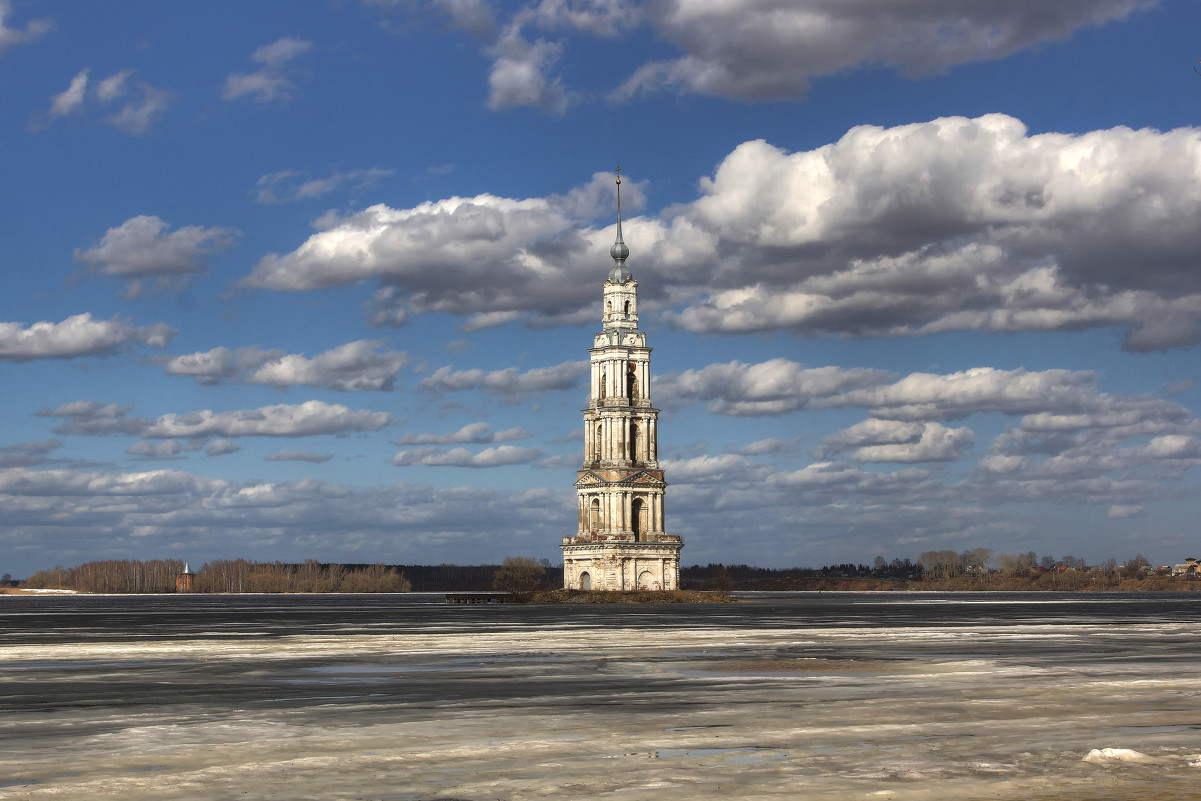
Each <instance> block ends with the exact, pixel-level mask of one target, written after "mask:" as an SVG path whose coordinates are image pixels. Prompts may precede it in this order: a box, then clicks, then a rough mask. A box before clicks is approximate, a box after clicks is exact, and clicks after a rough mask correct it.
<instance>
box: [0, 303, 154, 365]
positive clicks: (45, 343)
mask: <svg viewBox="0 0 1201 801" xmlns="http://www.w3.org/2000/svg"><path fill="white" fill-rule="evenodd" d="M173 336H175V329H174V328H171V327H170V326H168V325H166V324H164V323H156V324H154V325H149V326H143V327H138V326H134V325H132V324H130V322H129V321H128V320H124V319H122V318H120V317H113V318H112V319H109V320H97V319H95V318H93V317H92V315H91V314H87V313H85V314H76V315H73V316H71V317H68V318H67V319H65V320H63V321H62V322H60V323H53V322H48V321H42V322H38V323H34V324H33V325H30V326H29V327H28V328H25V327H22V325H21V323H4V322H0V360H4V361H14V362H23V361H29V360H31V359H73V358H75V357H78V356H104V355H109V354H112V353H115V352H117V351H119V350H121V349H122V348H123V347H125V346H126V345H128V344H132V343H142V344H146V345H150V346H152V347H156V348H161V347H164V346H166V345H167V343H168V342H170V341H171V338H172V337H173Z"/></svg>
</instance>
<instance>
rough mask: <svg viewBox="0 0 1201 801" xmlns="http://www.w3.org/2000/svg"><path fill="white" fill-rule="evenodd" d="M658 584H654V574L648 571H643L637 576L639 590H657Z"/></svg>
mask: <svg viewBox="0 0 1201 801" xmlns="http://www.w3.org/2000/svg"><path fill="white" fill-rule="evenodd" d="M658 588H659V587H658V584H657V583H656V582H655V574H654V573H651V571H649V570H643V571H642V572H641V573H639V574H638V589H640V590H657V589H658Z"/></svg>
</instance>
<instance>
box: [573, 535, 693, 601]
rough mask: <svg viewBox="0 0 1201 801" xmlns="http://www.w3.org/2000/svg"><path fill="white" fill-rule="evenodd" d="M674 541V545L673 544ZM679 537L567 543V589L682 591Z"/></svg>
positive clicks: (680, 541) (577, 540)
mask: <svg viewBox="0 0 1201 801" xmlns="http://www.w3.org/2000/svg"><path fill="white" fill-rule="evenodd" d="M672 540H674V542H673V541H672ZM683 547H684V543H683V541H682V540H681V539H680V538H679V537H674V536H669V537H665V538H664V540H663V541H660V542H580V541H579V538H578V537H566V538H564V540H563V586H564V587H565V588H566V589H569V590H619V591H620V590H678V589H679V588H680V550H681V549H682V548H683Z"/></svg>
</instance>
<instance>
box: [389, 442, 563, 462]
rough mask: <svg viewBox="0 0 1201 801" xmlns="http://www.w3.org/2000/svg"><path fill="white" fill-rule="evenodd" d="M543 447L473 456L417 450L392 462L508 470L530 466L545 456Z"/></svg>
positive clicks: (513, 447)
mask: <svg viewBox="0 0 1201 801" xmlns="http://www.w3.org/2000/svg"><path fill="white" fill-rule="evenodd" d="M543 455H544V452H543V450H542V449H541V448H521V447H518V446H516V445H498V446H497V447H495V448H485V449H484V450H482V451H480V452H479V453H472V452H471V451H469V450H467V449H466V448H451V449H449V450H442V449H441V448H436V447H428V448H414V449H413V450H408V451H400V452H399V453H397V454H396V456H395V457H394V458H393V459H392V464H394V465H397V466H398V467H407V466H410V465H425V466H427V467H505V466H506V465H515V464H529V463H530V462H532V461H534V460H535V459H538V458H539V457H541V456H543Z"/></svg>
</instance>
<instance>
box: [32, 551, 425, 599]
mask: <svg viewBox="0 0 1201 801" xmlns="http://www.w3.org/2000/svg"><path fill="white" fill-rule="evenodd" d="M183 571H184V563H183V562H182V561H181V560H178V559H152V560H148V561H141V560H138V559H109V560H105V561H100V562H85V563H84V564H82V565H79V566H78V567H62V566H61V565H59V566H57V567H55V568H54V569H53V570H39V571H38V572H37V573H34V574H33V575H32V576H30V577H29V578H27V579H26V580H25V581H24V586H26V587H29V588H56V589H67V590H76V591H78V592H119V593H141V592H175V591H176V577H177V576H179V575H181V574H182V573H183ZM190 584H191V588H190V591H191V592H202V593H209V592H408V591H409V590H410V589H411V584H410V583H409V580H408V579H407V578H406V577H405V574H404V573H403V572H402V571H401V570H400V569H398V568H397V567H396V566H395V565H380V564H374V565H366V564H355V565H339V564H323V563H321V562H317V561H316V560H313V559H310V560H308V561H306V562H301V563H299V564H289V563H285V562H250V561H247V560H245V559H222V560H217V561H213V562H207V563H206V564H204V566H202V567H201V568H200V569H199V570H197V571H196V572H195V573H194V574H192V575H191V578H190Z"/></svg>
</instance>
